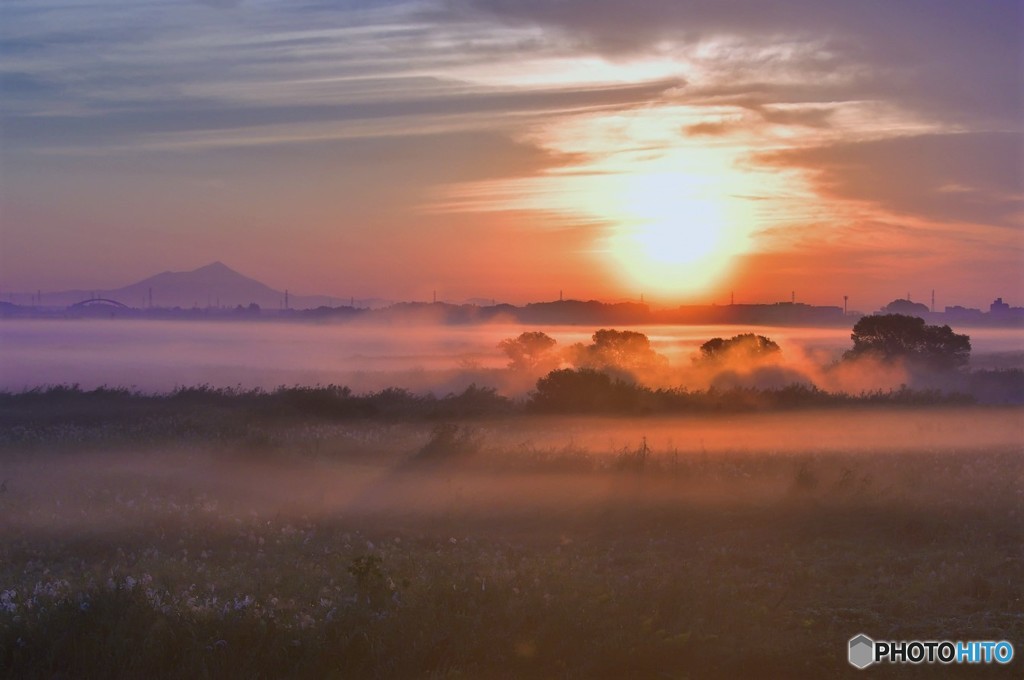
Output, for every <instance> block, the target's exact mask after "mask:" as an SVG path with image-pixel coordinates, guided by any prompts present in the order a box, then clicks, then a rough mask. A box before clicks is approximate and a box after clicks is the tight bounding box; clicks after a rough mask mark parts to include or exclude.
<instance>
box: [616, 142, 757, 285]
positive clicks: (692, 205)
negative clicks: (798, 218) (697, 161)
mask: <svg viewBox="0 0 1024 680" xmlns="http://www.w3.org/2000/svg"><path fill="white" fill-rule="evenodd" d="M701 155H704V156H705V158H704V163H703V164H702V166H703V172H701V173H700V174H696V173H693V172H692V168H687V167H686V166H687V165H690V164H691V163H692V160H691V161H689V162H687V163H682V162H678V160H679V159H677V163H668V164H669V165H675V166H676V167H677V168H679V169H678V171H676V172H668V171H664V170H663V171H661V172H657V173H643V172H641V173H636V174H629V175H625V176H622V177H620V178H619V182H620V185H621V191H620V192H618V196H616V197H615V198H613V200H612V202H613V203H614V204H616V205H613V206H609V208H611V209H610V210H608V212H607V213H606V214H607V215H608V217H610V218H611V219H612V221H613V223H614V225H615V226H614V227H613V231H612V234H611V235H610V236H609V237H608V239H607V255H608V257H609V259H610V260H611V265H612V267H613V269H614V270H616V271H617V272H619V274H620V276H621V278H622V279H623V280H624V282H625V283H628V284H630V285H633V286H639V287H642V288H643V289H645V290H648V291H650V292H654V293H657V294H660V295H676V294H687V293H696V292H701V291H703V290H706V289H707V288H709V287H711V286H713V285H714V284H716V283H718V282H719V280H720V279H721V277H722V276H723V275H724V274H726V273H727V272H728V270H729V268H730V264H731V261H732V258H733V257H734V256H735V255H737V254H739V253H740V252H742V251H744V250H745V249H746V240H747V239H746V234H747V231H748V229H749V226H750V224H751V215H749V214H745V213H749V210H747V209H746V206H745V205H744V201H742V200H741V199H739V198H736V197H734V196H732V195H730V194H729V186H730V176H729V175H728V174H726V173H720V172H716V171H715V168H714V164H711V163H708V161H709V160H710V159H708V158H707V157H706V156H707V154H701ZM720 162H721V161H720V159H719V163H720ZM659 165H662V164H659Z"/></svg>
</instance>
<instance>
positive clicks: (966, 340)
mask: <svg viewBox="0 0 1024 680" xmlns="http://www.w3.org/2000/svg"><path fill="white" fill-rule="evenodd" d="M850 338H851V339H852V340H853V349H851V350H849V351H847V352H846V353H845V354H844V355H843V358H844V359H857V358H861V357H874V358H878V359H881V360H884V361H892V360H895V359H906V360H910V361H912V362H916V363H920V364H923V365H925V366H928V367H929V368H936V369H951V368H956V367H959V366H964V365H965V364H967V361H968V360H969V359H970V355H971V339H970V337H969V336H967V335H960V334H957V333H954V332H953V330H952V329H951V328H950V327H949V326H928V325H925V322H924V319H921V318H919V317H916V316H906V315H904V314H883V315H879V316H865V317H864V318H862V319H861V320H860V321H858V322H857V323H856V324H855V325H854V327H853V333H852V334H851V335H850Z"/></svg>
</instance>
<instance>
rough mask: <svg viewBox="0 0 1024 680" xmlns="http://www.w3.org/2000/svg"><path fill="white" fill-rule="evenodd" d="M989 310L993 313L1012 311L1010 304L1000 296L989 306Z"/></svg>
mask: <svg viewBox="0 0 1024 680" xmlns="http://www.w3.org/2000/svg"><path fill="white" fill-rule="evenodd" d="M988 311H989V312H990V313H992V314H1008V313H1009V312H1010V305H1008V304H1006V303H1005V302H1003V298H1001V297H998V298H996V299H995V300H993V301H992V304H990V305H989V306H988Z"/></svg>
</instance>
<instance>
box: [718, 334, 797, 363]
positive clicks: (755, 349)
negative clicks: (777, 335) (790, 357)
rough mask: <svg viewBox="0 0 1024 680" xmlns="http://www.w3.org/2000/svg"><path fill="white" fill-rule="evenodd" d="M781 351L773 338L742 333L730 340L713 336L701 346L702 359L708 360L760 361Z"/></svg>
mask: <svg viewBox="0 0 1024 680" xmlns="http://www.w3.org/2000/svg"><path fill="white" fill-rule="evenodd" d="M781 351H782V350H780V349H779V346H778V345H777V344H776V343H775V341H774V340H772V339H771V338H767V337H765V336H763V335H755V334H753V333H741V334H740V335H734V336H733V337H731V338H729V339H728V340H723V339H722V338H711V339H710V340H708V341H707V342H705V343H704V344H703V345H701V346H700V359H701V360H702V361H707V362H727V361H760V360H762V359H767V358H769V357H773V356H777V355H779V354H780V353H781Z"/></svg>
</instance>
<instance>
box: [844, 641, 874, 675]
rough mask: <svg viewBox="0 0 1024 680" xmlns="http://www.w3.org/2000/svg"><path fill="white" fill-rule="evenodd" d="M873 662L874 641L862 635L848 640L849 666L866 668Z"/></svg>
mask: <svg viewBox="0 0 1024 680" xmlns="http://www.w3.org/2000/svg"><path fill="white" fill-rule="evenodd" d="M874 662H875V641H874V640H872V639H871V638H869V637H868V636H867V635H865V634H864V633H861V634H860V635H858V636H856V637H852V638H850V665H851V666H854V667H856V668H867V667H868V666H870V665H871V664H873V663H874Z"/></svg>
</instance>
